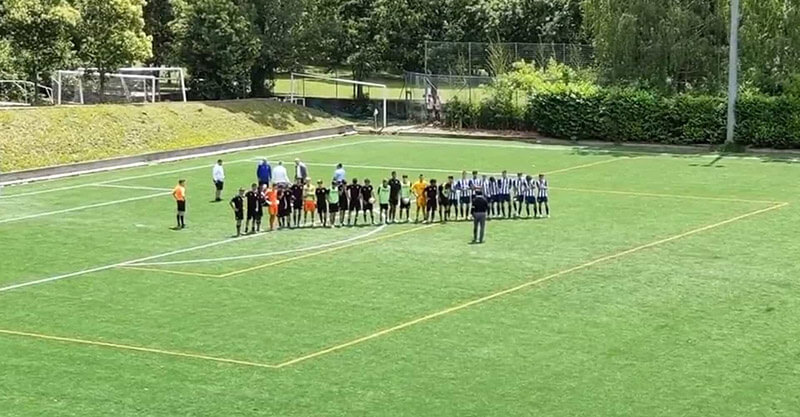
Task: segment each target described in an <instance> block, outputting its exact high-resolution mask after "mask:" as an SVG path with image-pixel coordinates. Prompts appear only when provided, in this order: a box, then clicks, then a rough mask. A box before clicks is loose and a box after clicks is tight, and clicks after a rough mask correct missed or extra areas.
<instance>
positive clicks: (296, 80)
mask: <svg viewBox="0 0 800 417" xmlns="http://www.w3.org/2000/svg"><path fill="white" fill-rule="evenodd" d="M288 82H289V85H288V94H286V93H284V95H283V96H282V99H283V100H285V101H289V102H292V103H295V104H300V105H305V106H310V107H319V108H322V109H323V110H325V111H329V112H332V113H338V112H341V113H349V114H351V115H352V114H358V115H368V116H369V117H370V118H372V119H373V120H374V123H375V125H376V126H375V127H376V128H378V127H381V128H385V127H386V124H387V116H386V111H387V109H386V106H387V99H388V95H389V91H388V88H387V86H386V85H385V84H378V83H371V82H366V81H356V80H348V79H344V78H335V77H327V76H324V75H317V74H307V73H296V72H293V73H291V74H290V76H289V80H288ZM284 91H285V90H284Z"/></svg>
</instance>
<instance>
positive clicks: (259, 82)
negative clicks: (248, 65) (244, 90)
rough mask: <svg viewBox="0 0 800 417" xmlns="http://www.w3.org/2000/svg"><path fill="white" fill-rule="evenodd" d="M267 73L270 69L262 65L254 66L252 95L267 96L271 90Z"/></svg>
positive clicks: (251, 78)
mask: <svg viewBox="0 0 800 417" xmlns="http://www.w3.org/2000/svg"><path fill="white" fill-rule="evenodd" d="M267 75H269V71H268V70H267V69H266V68H264V67H261V66H254V67H253V68H252V69H251V70H250V96H251V97H267V95H268V93H269V91H268V90H267V87H266V85H265V84H266V81H267Z"/></svg>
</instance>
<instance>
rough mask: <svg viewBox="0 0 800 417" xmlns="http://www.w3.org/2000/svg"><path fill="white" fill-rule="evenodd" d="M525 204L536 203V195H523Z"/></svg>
mask: <svg viewBox="0 0 800 417" xmlns="http://www.w3.org/2000/svg"><path fill="white" fill-rule="evenodd" d="M525 204H536V197H534V196H527V197H525Z"/></svg>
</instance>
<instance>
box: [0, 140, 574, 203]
mask: <svg viewBox="0 0 800 417" xmlns="http://www.w3.org/2000/svg"><path fill="white" fill-rule="evenodd" d="M315 139H321V138H315ZM294 143H299V142H284V143H278V144H273V145H270V146H258V147H253V148H252V149H259V148H262V147H271V146H278V145H291V144H294ZM368 143H421V144H429V145H430V144H433V145H459V146H478V147H490V148H512V149H536V150H565V149H574V147H573V148H570V147H563V146H560V145H536V144H531V145H511V144H504V143H497V144H492V143H473V142H470V141H469V140H461V141H453V142H448V141H427V140H413V139H371V140H363V141H353V142H347V143H338V144H334V145H327V146H320V147H316V148H309V149H304V150H295V151H289V152H283V153H278V154H274V155H268V156H265V157H257V156H254V157H252V158H247V159H238V160H234V161H227V162H225V163H226V164H239V163H245V162H253V161H257V160H259V159H263V158H267V159H271V158H277V157H280V156H286V155H300V154H303V153H306V152H315V151H322V150H327V149H335V148H340V147H346V146H356V145H361V144H368ZM248 149H250V148H242V149H237V150H234V151H228V152H227V153H230V152H239V151H245V150H248ZM209 155H212V154H209ZM209 155H197V156H193V158H201V157H203V156H209ZM168 161H170V160H162V161H159V162H158V163H163V162H168ZM143 165H154V164H153V163H144V162H143V163H138V164H136V165H132V166H129V167H118V168H117V169H122V168H131V167H139V166H143ZM307 165H312V164H308V163H307ZM313 165H319V166H325V165H330V166H335V165H336V164H313ZM349 166H351V167H353V168H358V166H356V165H349ZM203 168H208V169H210V165H208V164H204V165H200V166H193V167H186V168H180V169H174V170H169V171H162V172H154V173H151V174H142V175H134V176H128V177H122V178H117V179H113V180H108V181H102V182H96V183H89V184H79V185H70V186H66V187H59V188H52V189H47V190H39V191H32V192H28V193H19V194H10V195H0V200H1V199H8V198H16V197H24V196H30V195H37V194H44V193H50V192H56V191H66V190H73V189H76V188H83V187H91V186H95V185H97V184H110V183H116V182H123V181H131V180H137V179H141V178H151V177H157V176H161V175H169V174H177V173H181V172H187V171H194V170H198V169H203ZM365 168H375V169H393V168H391V167H365ZM394 169H408V170H413V169H415V168H394ZM427 171H430V172H445V173H446V172H461V171H460V170H452V171H451V170H432V169H427ZM495 175H496V174H495Z"/></svg>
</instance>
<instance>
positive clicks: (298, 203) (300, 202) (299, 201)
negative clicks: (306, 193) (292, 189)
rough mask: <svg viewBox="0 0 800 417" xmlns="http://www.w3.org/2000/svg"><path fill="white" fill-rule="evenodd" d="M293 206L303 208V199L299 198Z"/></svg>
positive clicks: (296, 208)
mask: <svg viewBox="0 0 800 417" xmlns="http://www.w3.org/2000/svg"><path fill="white" fill-rule="evenodd" d="M292 208H293V209H295V210H302V209H303V200H298V201H295V202H294V203H292Z"/></svg>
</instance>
